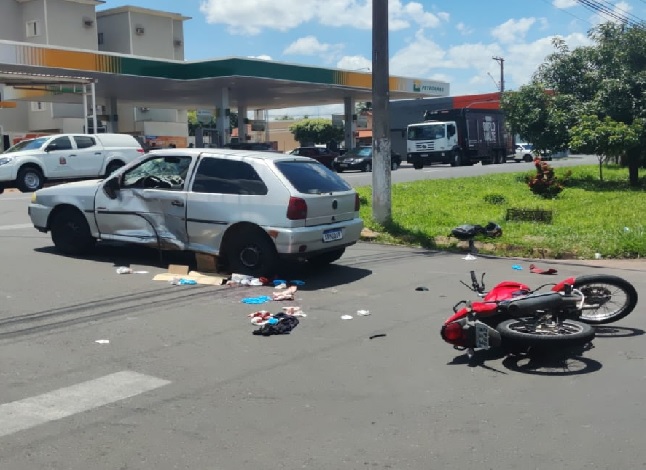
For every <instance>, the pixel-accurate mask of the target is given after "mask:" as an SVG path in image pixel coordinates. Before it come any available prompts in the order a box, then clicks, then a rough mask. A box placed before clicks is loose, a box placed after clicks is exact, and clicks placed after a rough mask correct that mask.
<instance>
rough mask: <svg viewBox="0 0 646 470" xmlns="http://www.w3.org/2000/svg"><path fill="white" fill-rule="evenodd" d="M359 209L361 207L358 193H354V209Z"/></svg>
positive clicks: (356, 210)
mask: <svg viewBox="0 0 646 470" xmlns="http://www.w3.org/2000/svg"><path fill="white" fill-rule="evenodd" d="M359 209H361V199H360V198H359V193H355V195H354V211H355V212H359Z"/></svg>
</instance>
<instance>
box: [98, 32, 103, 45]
mask: <svg viewBox="0 0 646 470" xmlns="http://www.w3.org/2000/svg"><path fill="white" fill-rule="evenodd" d="M98 42H99V46H101V45H102V44H103V33H99V38H98Z"/></svg>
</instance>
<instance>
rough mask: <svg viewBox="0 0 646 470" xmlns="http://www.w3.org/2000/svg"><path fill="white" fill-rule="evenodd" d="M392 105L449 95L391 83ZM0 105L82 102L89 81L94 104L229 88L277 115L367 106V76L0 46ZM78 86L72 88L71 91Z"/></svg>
mask: <svg viewBox="0 0 646 470" xmlns="http://www.w3.org/2000/svg"><path fill="white" fill-rule="evenodd" d="M389 82H390V99H391V100H395V99H405V98H423V97H430V96H436V97H437V96H448V94H449V84H448V83H446V82H439V81H433V80H422V79H414V78H405V77H393V76H391V77H390V81H389ZM0 83H4V84H5V85H6V87H5V92H4V96H3V100H5V101H6V100H29V101H51V102H65V103H81V102H82V96H81V95H82V94H83V91H82V90H83V86H84V85H87V84H89V83H94V88H95V92H96V98H97V101H107V100H111V99H112V100H114V99H116V100H117V101H119V102H121V103H131V104H133V105H134V106H159V107H163V108H177V109H199V108H208V107H210V106H212V105H213V104H214V103H215V101H216V100H215V95H216V93H218V92H219V91H220V90H222V89H228V100H229V105H230V106H231V107H238V106H245V107H248V108H249V109H281V108H291V107H298V106H319V105H325V104H340V103H343V102H344V99H345V98H351V99H353V100H355V101H371V100H372V75H371V74H370V73H366V72H358V71H345V70H338V69H326V68H320V67H312V66H302V65H293V64H286V63H278V62H271V61H265V60H258V59H248V58H224V59H215V60H207V61H192V62H189V61H175V60H161V59H151V58H143V57H135V56H130V55H124V54H115V53H104V52H95V51H87V50H78V49H68V48H53V47H46V46H35V45H25V44H24V43H17V42H12V41H0ZM77 85H78V86H77Z"/></svg>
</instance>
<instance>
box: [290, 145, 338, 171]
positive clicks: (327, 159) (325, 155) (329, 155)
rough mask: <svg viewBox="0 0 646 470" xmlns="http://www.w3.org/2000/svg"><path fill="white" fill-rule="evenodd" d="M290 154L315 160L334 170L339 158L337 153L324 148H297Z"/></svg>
mask: <svg viewBox="0 0 646 470" xmlns="http://www.w3.org/2000/svg"><path fill="white" fill-rule="evenodd" d="M289 154H290V155H298V156H300V157H310V158H313V159H314V160H317V161H319V162H321V163H322V164H323V165H325V166H326V167H328V168H330V169H332V162H334V159H335V158H336V157H338V156H339V154H338V153H337V152H332V151H331V150H328V149H326V148H323V147H297V148H295V149H294V150H292V151H291V152H289Z"/></svg>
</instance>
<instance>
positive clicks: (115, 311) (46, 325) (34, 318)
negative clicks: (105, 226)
mask: <svg viewBox="0 0 646 470" xmlns="http://www.w3.org/2000/svg"><path fill="white" fill-rule="evenodd" d="M166 290H167V291H168V289H166ZM179 290H180V289H175V288H173V289H172V290H171V291H169V292H168V297H167V296H166V295H165V294H164V293H161V292H159V291H153V292H152V293H148V294H146V295H144V296H142V295H140V296H138V298H137V299H135V300H134V301H133V300H132V299H129V298H113V299H107V301H103V302H101V301H98V302H96V303H93V302H89V303H85V304H81V305H74V306H71V307H67V308H65V307H63V308H59V309H55V310H54V311H51V312H47V311H45V312H40V313H37V314H28V315H25V316H23V317H13V318H11V319H8V320H9V321H7V320H4V321H0V341H2V340H5V339H13V338H18V337H22V336H27V335H31V334H37V333H48V332H51V331H54V330H58V329H60V328H63V327H66V326H74V325H79V324H83V323H88V322H93V321H98V320H104V319H108V318H113V317H119V316H125V315H132V314H133V311H136V312H137V313H138V314H141V313H142V312H146V311H150V310H152V309H157V308H158V307H160V306H162V307H163V306H169V305H177V304H181V303H183V302H187V301H191V300H193V299H200V298H202V297H206V296H207V295H213V294H217V293H218V291H215V292H214V291H213V290H212V289H206V288H203V287H190V288H188V290H189V292H187V289H184V288H182V289H181V292H178V291H179ZM225 291H226V290H225V289H221V290H220V292H225ZM178 293H179V295H178ZM160 296H162V297H163V298H161V299H160V298H159V297H160ZM151 297H155V298H156V299H157V300H153V301H151V300H149V299H150V298H151ZM142 301H143V302H142ZM137 302H139V303H137ZM97 304H98V307H97ZM101 307H103V308H108V310H104V311H99V312H97V313H92V314H89V315H81V316H72V317H71V318H65V317H67V316H70V315H73V314H74V313H77V312H79V311H87V310H92V311H96V310H100V309H101ZM52 319H53V320H54V321H49V322H48V320H52ZM38 323H40V324H38ZM12 326H16V327H17V328H13V329H12V328H11V327H12Z"/></svg>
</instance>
